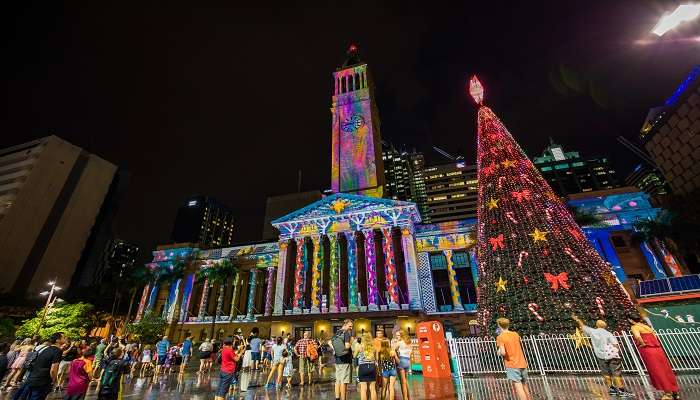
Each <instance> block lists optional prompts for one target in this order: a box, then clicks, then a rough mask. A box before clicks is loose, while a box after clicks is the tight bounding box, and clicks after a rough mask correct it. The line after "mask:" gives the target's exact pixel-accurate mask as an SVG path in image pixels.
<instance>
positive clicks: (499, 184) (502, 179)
mask: <svg viewBox="0 0 700 400" xmlns="http://www.w3.org/2000/svg"><path fill="white" fill-rule="evenodd" d="M505 179H506V177H505V176H499V177H498V188H499V189H501V188H502V187H503V181H504V180H505Z"/></svg>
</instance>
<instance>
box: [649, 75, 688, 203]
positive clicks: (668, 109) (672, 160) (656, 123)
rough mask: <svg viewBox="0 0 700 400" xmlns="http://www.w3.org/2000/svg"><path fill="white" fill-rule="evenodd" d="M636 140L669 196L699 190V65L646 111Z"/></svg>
mask: <svg viewBox="0 0 700 400" xmlns="http://www.w3.org/2000/svg"><path fill="white" fill-rule="evenodd" d="M640 137H641V139H642V140H643V141H644V147H645V148H646V150H647V151H648V152H649V155H650V156H651V158H652V160H653V161H654V163H655V164H656V165H657V166H658V167H659V169H660V170H661V172H662V173H663V175H664V177H665V178H666V182H668V185H669V186H670V187H671V190H672V191H673V193H678V194H687V193H690V192H691V191H693V190H696V189H698V188H700V65H698V66H696V67H695V68H693V70H692V71H691V72H690V74H688V76H687V77H686V78H685V80H683V82H681V84H680V86H678V88H677V89H676V90H675V92H674V93H673V95H672V96H671V97H669V98H668V100H666V102H665V103H664V105H663V106H660V107H655V108H653V109H651V110H650V111H649V115H648V116H647V119H646V121H645V122H644V125H643V126H642V130H641V133H640Z"/></svg>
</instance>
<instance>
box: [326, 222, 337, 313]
mask: <svg viewBox="0 0 700 400" xmlns="http://www.w3.org/2000/svg"><path fill="white" fill-rule="evenodd" d="M328 242H329V243H330V249H329V251H330V253H329V259H330V260H329V261H330V271H329V272H330V273H329V274H328V275H329V282H328V292H329V293H328V312H331V313H336V312H338V307H340V285H339V283H340V282H339V280H338V266H339V264H340V262H339V261H340V251H339V250H340V249H339V248H338V234H337V233H331V234H330V235H328Z"/></svg>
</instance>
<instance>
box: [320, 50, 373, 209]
mask: <svg viewBox="0 0 700 400" xmlns="http://www.w3.org/2000/svg"><path fill="white" fill-rule="evenodd" d="M333 82H334V85H333V97H332V104H331V114H332V124H331V133H332V136H331V147H332V148H331V190H332V191H333V192H334V193H339V192H343V193H354V194H364V195H368V196H373V197H382V195H383V192H382V191H383V187H384V165H383V163H382V148H381V133H380V131H379V113H378V111H377V104H376V102H375V99H374V86H373V83H372V77H371V75H370V73H369V69H368V67H367V64H366V63H363V62H361V61H360V58H359V55H358V52H357V48H356V47H355V46H354V45H353V46H350V49H349V50H348V58H347V59H346V61H345V62H344V63H343V65H342V66H341V67H339V68H338V70H337V71H336V72H335V73H333Z"/></svg>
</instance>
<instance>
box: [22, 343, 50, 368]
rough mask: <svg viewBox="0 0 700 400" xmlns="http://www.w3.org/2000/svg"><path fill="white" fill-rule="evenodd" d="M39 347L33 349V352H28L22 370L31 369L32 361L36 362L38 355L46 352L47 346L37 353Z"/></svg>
mask: <svg viewBox="0 0 700 400" xmlns="http://www.w3.org/2000/svg"><path fill="white" fill-rule="evenodd" d="M38 348H39V346H37V347H35V348H34V350H32V351H30V352H28V353H27V357H26V358H25V359H24V364H22V368H24V369H25V370H30V369H31V368H32V365H33V364H34V361H36V359H37V357H39V354H41V352H42V351H44V350H46V349H48V348H49V346H43V347H42V348H41V349H39V351H37V349H38Z"/></svg>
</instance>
